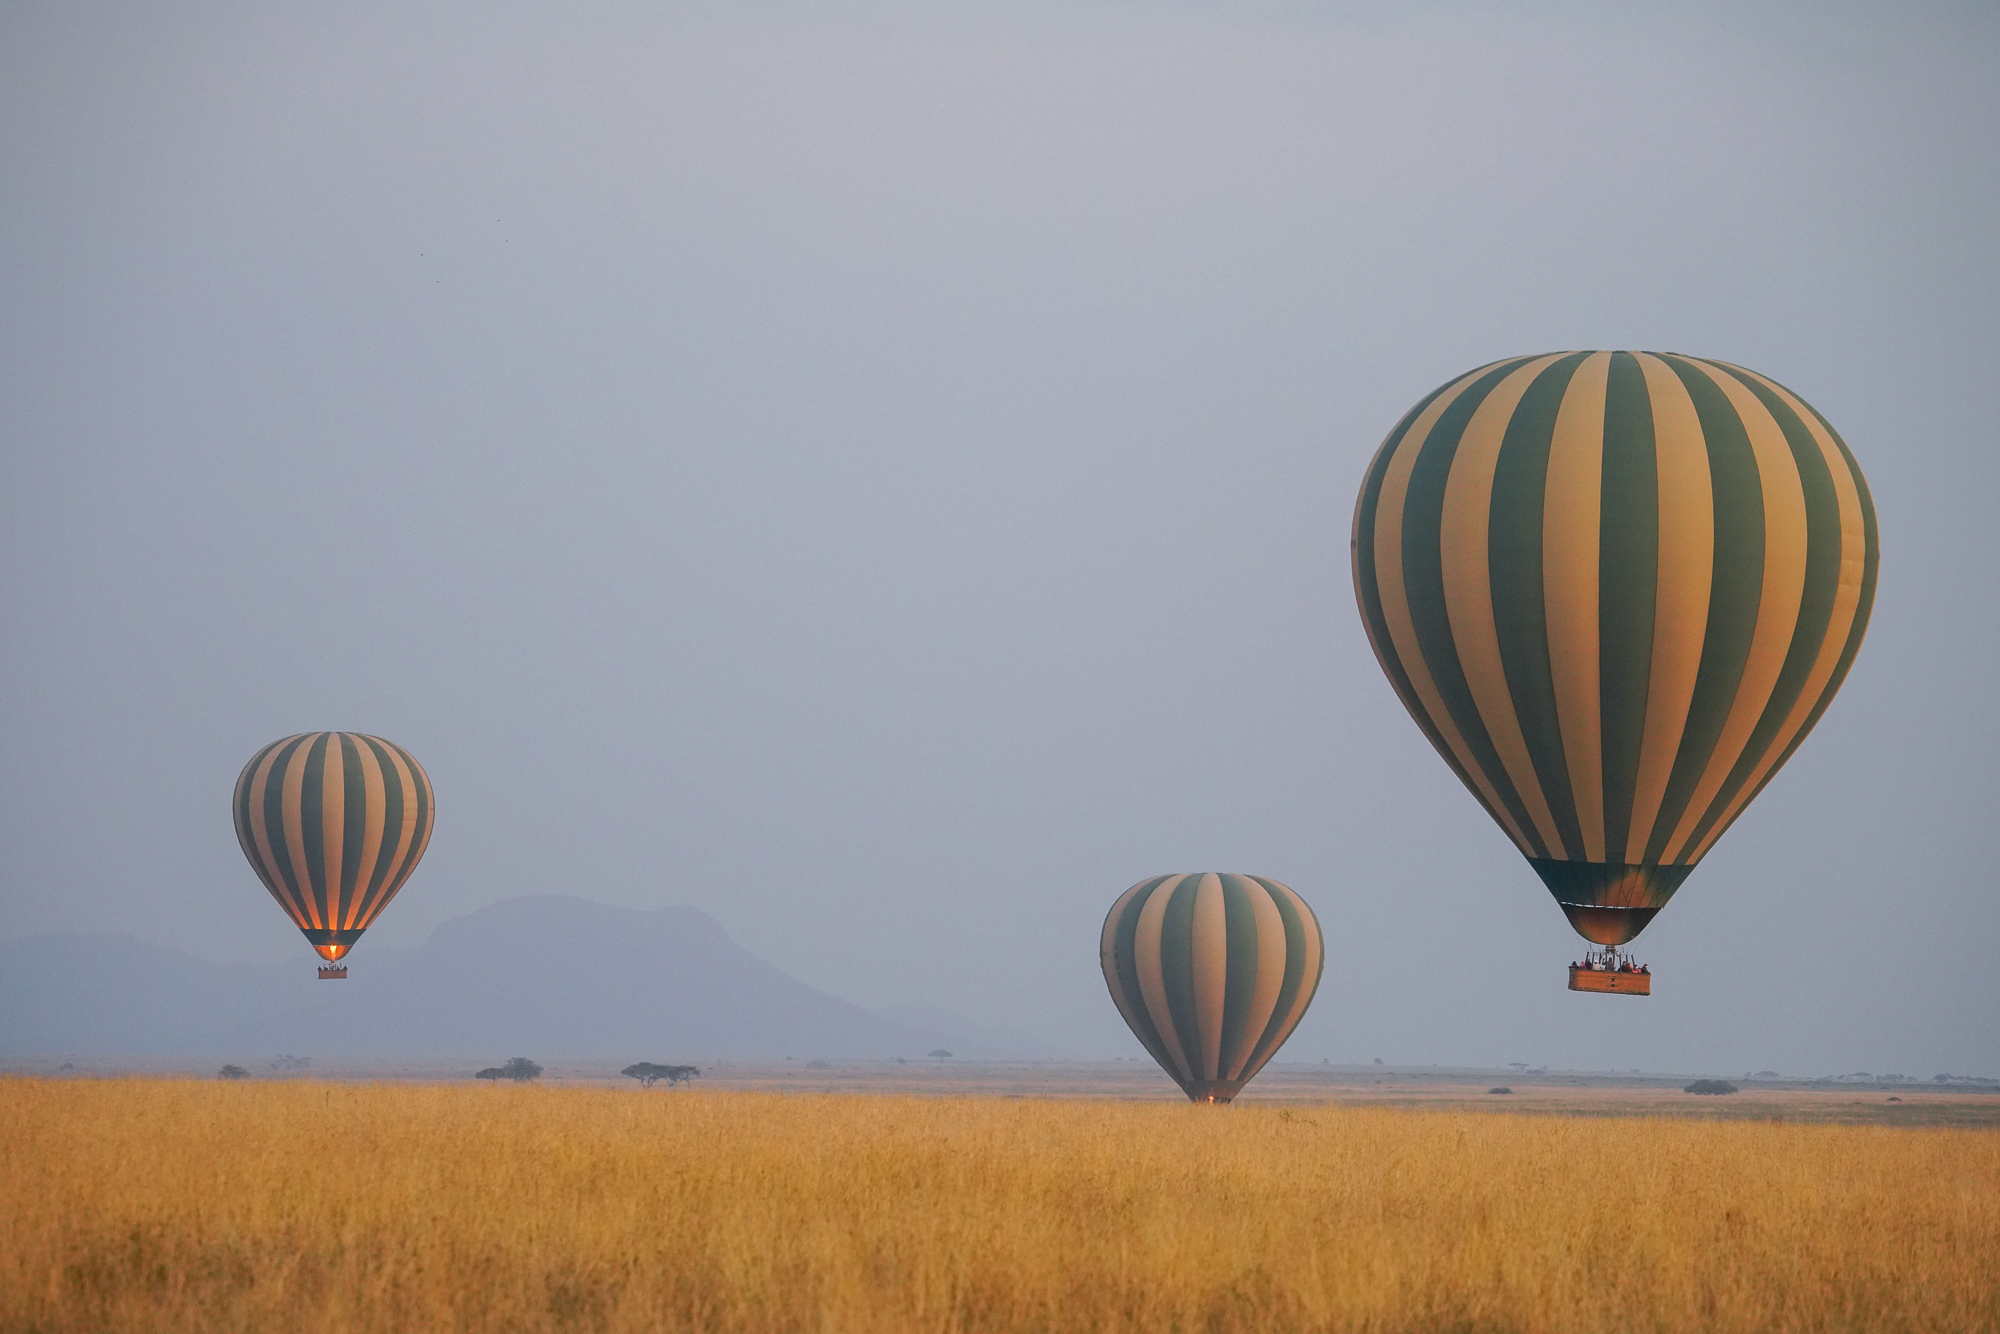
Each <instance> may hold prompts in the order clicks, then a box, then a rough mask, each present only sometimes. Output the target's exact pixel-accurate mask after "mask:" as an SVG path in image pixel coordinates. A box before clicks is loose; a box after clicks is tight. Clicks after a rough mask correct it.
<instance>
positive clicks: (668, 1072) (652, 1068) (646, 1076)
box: [618, 1061, 701, 1088]
mask: <svg viewBox="0 0 2000 1334" xmlns="http://www.w3.org/2000/svg"><path fill="white" fill-rule="evenodd" d="M618 1073H619V1074H621V1075H625V1076H627V1077H628V1078H631V1079H636V1080H638V1081H639V1085H640V1087H642V1088H651V1087H653V1085H654V1084H656V1083H658V1082H659V1081H660V1080H662V1079H664V1080H666V1081H667V1083H668V1085H669V1086H672V1085H674V1084H678V1083H680V1082H681V1081H682V1080H684V1079H696V1078H699V1077H700V1075H701V1069H700V1067H698V1066H692V1065H655V1064H653V1063H652V1062H651V1061H638V1062H635V1063H634V1064H632V1065H628V1066H626V1067H625V1068H624V1069H623V1070H620V1071H619V1072H618Z"/></svg>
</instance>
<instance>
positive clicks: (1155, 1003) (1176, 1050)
mask: <svg viewBox="0 0 2000 1334" xmlns="http://www.w3.org/2000/svg"><path fill="white" fill-rule="evenodd" d="M1187 879H1188V877H1187V876H1184V875H1183V876H1175V877H1173V878H1172V879H1171V880H1169V881H1167V882H1166V883H1164V884H1162V885H1161V886H1160V887H1159V888H1158V889H1155V890H1154V891H1153V892H1152V893H1151V894H1149V895H1147V897H1146V906H1145V907H1144V908H1142V909H1140V911H1139V925H1138V927H1137V928H1136V929H1135V930H1134V932H1133V937H1132V959H1133V961H1134V963H1136V964H1137V965H1138V969H1139V994H1140V996H1142V997H1143V998H1144V999H1145V1002H1146V1014H1147V1017H1149V1018H1150V1019H1151V1020H1152V1021H1153V1029H1154V1031H1155V1032H1157V1033H1158V1034H1159V1035H1160V1045H1161V1046H1163V1047H1165V1048H1166V1051H1167V1056H1168V1058H1169V1064H1168V1067H1167V1072H1168V1073H1169V1074H1171V1075H1173V1076H1174V1077H1175V1078H1176V1079H1179V1080H1180V1081H1181V1082H1182V1083H1183V1084H1186V1083H1190V1082H1192V1081H1193V1079H1194V1067H1193V1065H1192V1064H1190V1063H1189V1061H1188V1056H1187V1051H1186V1050H1185V1049H1184V1048H1183V1047H1182V1046H1181V1035H1180V1033H1179V1031H1178V1030H1177V1029H1176V1028H1175V1026H1174V1014H1173V1010H1172V1008H1171V1007H1170V1006H1169V1005H1168V1004H1167V979H1166V975H1165V971H1164V960H1163V958H1162V951H1161V939H1160V938H1161V935H1162V932H1163V930H1164V928H1165V926H1166V920H1167V905H1168V904H1169V903H1171V902H1173V898H1174V893H1175V891H1176V890H1178V889H1179V888H1180V887H1181V885H1182V884H1183V883H1185V882H1186V880H1187Z"/></svg>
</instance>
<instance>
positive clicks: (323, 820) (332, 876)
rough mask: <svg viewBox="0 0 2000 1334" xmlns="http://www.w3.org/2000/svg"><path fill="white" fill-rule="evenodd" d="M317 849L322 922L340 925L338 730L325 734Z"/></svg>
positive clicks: (342, 813)
mask: <svg viewBox="0 0 2000 1334" xmlns="http://www.w3.org/2000/svg"><path fill="white" fill-rule="evenodd" d="M319 820H320V823H319V831H320V832H319V851H320V865H321V873H322V874H323V875H324V876H325V877H326V879H325V884H326V924H327V925H328V926H330V927H338V926H339V925H340V919H341V916H342V912H341V907H342V905H341V897H340V878H341V871H342V869H343V867H342V862H343V860H344V859H345V857H346V854H347V754H346V748H345V747H343V746H342V745H341V744H340V733H338V732H329V733H328V734H327V738H326V764H325V765H324V766H323V767H322V768H321V769H320V786H319Z"/></svg>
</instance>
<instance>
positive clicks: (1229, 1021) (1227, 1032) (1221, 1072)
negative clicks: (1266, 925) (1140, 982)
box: [1215, 875, 1264, 1079]
mask: <svg viewBox="0 0 2000 1334" xmlns="http://www.w3.org/2000/svg"><path fill="white" fill-rule="evenodd" d="M1253 892H1255V893H1259V894H1261V893H1263V892H1264V890H1263V887H1262V886H1260V885H1251V886H1246V885H1245V884H1244V882H1243V878H1242V877H1241V876H1234V875H1225V876H1223V877H1222V912H1223V919H1224V922H1225V924H1226V926H1227V930H1228V936H1227V940H1226V946H1227V951H1228V960H1229V964H1228V972H1227V974H1226V975H1225V977H1224V980H1223V996H1222V1051H1221V1055H1219V1056H1218V1057H1217V1058H1216V1067H1215V1077H1216V1078H1217V1079H1222V1078H1225V1077H1227V1075H1228V1072H1229V1071H1230V1070H1231V1069H1232V1068H1233V1067H1234V1066H1235V1064H1236V1058H1237V1057H1238V1056H1241V1055H1243V1054H1244V1051H1245V1047H1246V1044H1245V1043H1244V1040H1243V1035H1244V1030H1245V1029H1246V1028H1248V1027H1249V1026H1250V1006H1251V1004H1252V1003H1253V1002H1254V1001H1255V1000H1256V999H1257V909H1256V907H1255V905H1253V904H1252V903H1251V901H1250V895H1251V894H1252V893H1253Z"/></svg>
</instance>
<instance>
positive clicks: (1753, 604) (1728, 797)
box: [1353, 352, 1878, 993]
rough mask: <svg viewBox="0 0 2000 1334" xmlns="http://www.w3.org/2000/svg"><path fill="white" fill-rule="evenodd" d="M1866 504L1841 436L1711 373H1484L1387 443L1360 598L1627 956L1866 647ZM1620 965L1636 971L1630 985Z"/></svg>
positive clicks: (1482, 780)
mask: <svg viewBox="0 0 2000 1334" xmlns="http://www.w3.org/2000/svg"><path fill="white" fill-rule="evenodd" d="M1877 554H1878V553H1877V540H1876V529H1875V509H1874V505H1873V503H1872V502H1871V501H1870V499H1869V495H1868V484H1867V483H1866V482H1865V481H1863V480H1862V476H1861V470H1860V468H1859V467H1857V466H1856V465H1855V462H1854V457H1853V455H1851V454H1850V453H1849V452H1848V449H1847V446H1846V444H1845V443H1844V442H1842V440H1841V438H1840V437H1839V435H1837V434H1836V433H1835V432H1834V430H1833V428H1832V427H1831V426H1829V425H1827V423H1826V420H1825V419H1824V418H1823V417H1821V416H1820V415H1819V414H1818V413H1817V412H1815V411H1813V409H1812V408H1810V407H1808V406H1807V405H1806V404H1805V402H1804V401H1803V400H1801V399H1800V398H1799V397H1798V396H1797V395H1796V394H1793V393H1792V392H1791V391H1790V390H1788V389H1786V388H1785V387H1784V386H1782V385H1780V384H1778V383H1777V382H1776V381H1774V380H1771V379H1769V378H1767V377H1765V376H1762V375H1759V374H1757V373H1756V372H1754V371H1749V370H1745V369H1743V368H1742V367H1740V366H1732V365H1729V364H1728V363H1726V362H1719V361H1708V360H1703V359H1701V358H1697V357H1688V356H1680V355H1674V354H1668V353H1649V352H1557V353H1550V354H1548V355H1546V356H1538V357H1516V358H1513V359H1511V360H1507V361H1500V362H1495V363H1493V364H1492V365H1489V366H1484V367H1481V368H1480V369H1478V370H1475V371H1472V372H1471V373H1470V374H1467V375H1464V376H1462V377H1460V378H1458V379H1456V380H1453V381H1451V382H1450V383H1449V384H1446V385H1444V386H1443V387H1442V388H1440V389H1438V390H1436V391H1435V392H1433V393H1432V394H1431V395H1430V396H1429V397H1427V398H1425V399H1424V400H1423V401H1422V402H1420V403H1418V404H1417V406H1416V407H1414V408H1412V409H1411V410H1410V413H1409V415H1408V416H1406V417H1404V418H1403V420H1402V421H1401V422H1400V423H1398V424H1397V426H1396V429H1395V430H1393V431H1391V432H1390V433H1389V438H1388V439H1387V440H1385V441H1384V442H1383V443H1382V448H1381V450H1380V451H1379V452H1378V453H1377V454H1376V455H1375V460H1374V462H1373V463H1372V464H1371V465H1370V466H1369V468H1368V474H1367V479H1366V481H1365V482H1364V483H1363V484H1362V488H1361V496H1360V500H1359V502H1358V503H1357V505H1356V507H1355V515H1354V541H1353V560H1354V588H1355V595H1356V598H1357V599H1358V600H1359V602H1360V606H1361V617H1362V620H1363V621H1364V622H1365V623H1366V625H1367V629H1368V638H1369V641H1370V642H1371V643H1372V644H1373V645H1374V647H1375V655H1376V657H1377V658H1378V659H1379V660H1380V661H1381V664H1382V670H1383V671H1384V672H1385V673H1387V675H1388V677H1389V680H1390V682H1391V683H1392V684H1393V685H1394V686H1395V689H1396V693H1397V694H1398V695H1400V696H1401V697H1402V700H1403V704H1404V706H1405V707H1407V708H1408V709H1409V711H1410V715H1411V716H1412V717H1413V718H1415V719H1416V722H1417V726H1419V727H1420V728H1422V729H1423V732H1424V735H1425V736H1427V737H1429V738H1430V742H1431V744H1432V745H1433V746H1435V747H1436V748H1437V751H1438V753H1439V754H1440V755H1442V756H1443V757H1444V761H1445V763H1446V764H1448V765H1450V766H1451V768H1452V771H1453V772H1454V773H1456V774H1457V775H1458V777H1459V779H1460V780H1461V781H1462V782H1464V784H1465V786H1466V787H1467V788H1469V789H1470V790H1471V792H1472V795H1473V796H1474V798H1475V799H1477V800H1478V802H1479V803H1480V805H1481V806H1483V807H1485V809H1486V813H1487V814H1488V815H1490V816H1492V817H1493V819H1494V821H1495V822H1496V823H1498V824H1499V826H1500V827H1501V829H1503V830H1504V831H1506V834H1507V837H1508V838H1510V839H1512V840H1513V842H1514V845H1515V846H1516V847H1517V848H1519V849H1520V850H1521V852H1522V854H1523V855H1524V856H1526V857H1527V859H1528V863H1529V865H1531V866H1533V867H1534V868H1535V870H1536V872H1537V873H1538V874H1539V875H1540V876H1541V878H1542V881H1543V883H1544V884H1546V885H1547V886H1548V888H1549V892H1550V893H1551V894H1553V895H1554V896H1555V900H1556V902H1557V903H1558V904H1560V905H1561V907H1562V910H1563V912H1564V913H1565V914H1566V915H1567V916H1568V918H1569V921H1570V924H1571V925H1572V926H1573V927H1575V929H1576V930H1577V932H1578V933H1579V934H1580V935H1582V936H1583V937H1584V939H1586V940H1588V941H1590V942H1591V943H1592V944H1594V945H1597V946H1600V947H1601V949H1599V950H1598V951H1594V952H1593V953H1592V954H1590V955H1589V956H1587V958H1586V960H1585V966H1582V967H1577V966H1572V968H1571V974H1570V985H1571V987H1572V989H1575V990H1590V991H1620V992H1639V993H1645V992H1649V991H1650V990H1651V974H1650V972H1641V971H1639V970H1637V969H1636V967H1635V966H1634V965H1633V964H1632V963H1631V960H1630V958H1629V956H1627V955H1626V954H1624V953H1623V952H1622V951H1621V950H1620V949H1619V948H1618V947H1619V946H1622V945H1624V944H1626V943H1627V942H1629V941H1630V940H1631V939H1632V938H1633V937H1634V936H1637V935H1638V934H1639V932H1640V931H1642V930H1644V929H1645V927H1646V924H1647V923H1648V922H1650V921H1652V919H1653V917H1654V915H1655V914H1657V913H1658V912H1659V911H1660V909H1662V908H1663V907H1665V906H1666V904H1667V900H1668V899H1670V898H1672V897H1673V894H1674V891H1675V890H1677V889H1679V888H1680V886H1681V884H1682V882H1683V881H1685V880H1686V879H1687V878H1688V875H1689V873H1690V872H1692V871H1693V870H1694V868H1695V865H1696V864H1697V863H1698V862H1700V860H1701V859H1702V856H1703V855H1704V854H1705V853H1706V852H1707V851H1708V850H1709V849H1710V848H1711V847H1713V846H1714V845H1715V841H1716V839H1718V838H1720V837H1721V836H1722V833H1723V831H1724V830H1726V829H1728V828H1729V826H1730V825H1731V824H1732V823H1733V822H1734V821H1735V820H1736V818H1737V816H1739V815H1741V814H1742V813H1743V809H1744V807H1745V806H1746V805H1748V804H1749V802H1750V800H1751V799H1752V798H1754V797H1755V796H1756V795H1757V794H1758V793H1759V792H1760V791H1762V790H1763V788H1764V785H1765V784H1766V783H1768V782H1770V781H1771V778H1772V775H1774V774H1775V773H1777V771H1778V768H1779V766H1781V765H1782V764H1784V762H1785V761H1786V760H1787V759H1789V758H1790V757H1791V754H1792V752H1793V751H1794V750H1796V749H1797V748H1798V746H1799V743H1800V742H1802V741H1803V740H1805V737H1806V734H1807V733H1808V732H1810V731H1811V730H1812V728H1813V725H1814V724H1815V723H1817V722H1818V721H1819V718H1820V715H1821V714H1822V713H1823V712H1825V710H1826V706H1827V704H1828V703H1829V702H1830V701H1831V700H1832V698H1833V695H1834V692H1835V691H1836V690H1838V689H1839V688H1840V683H1841V681H1842V680H1843V679H1844V678H1845V677H1846V675H1847V669H1848V667H1849V666H1850V665H1851V664H1852V663H1853V661H1854V655H1855V652H1856V650H1857V649H1859V648H1860V646H1861V637H1862V633H1863V631H1864V630H1866V628H1867V625H1868V612H1869V608H1870V606H1871V605H1872V604H1873V601H1874V596H1875V570H1876V561H1877ZM1621 970H1631V971H1621Z"/></svg>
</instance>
